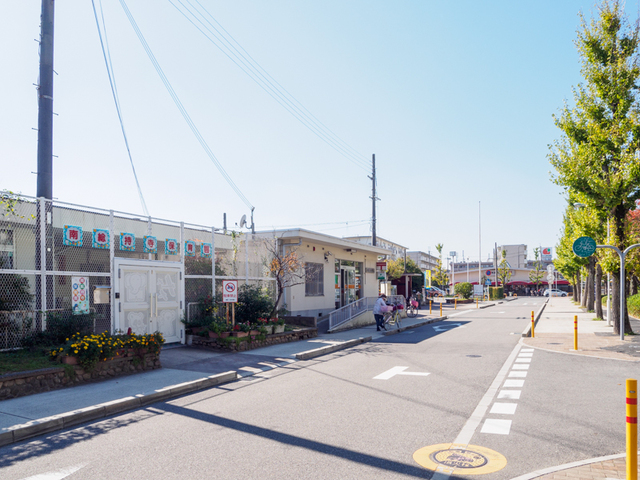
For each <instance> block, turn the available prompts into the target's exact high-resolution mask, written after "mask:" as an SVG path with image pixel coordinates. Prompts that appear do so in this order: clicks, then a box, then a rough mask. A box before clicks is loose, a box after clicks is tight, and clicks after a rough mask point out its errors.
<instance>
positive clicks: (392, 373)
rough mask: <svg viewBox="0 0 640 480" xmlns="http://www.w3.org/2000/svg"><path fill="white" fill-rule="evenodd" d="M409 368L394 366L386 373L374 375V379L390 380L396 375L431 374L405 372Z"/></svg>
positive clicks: (421, 375) (425, 374)
mask: <svg viewBox="0 0 640 480" xmlns="http://www.w3.org/2000/svg"><path fill="white" fill-rule="evenodd" d="M407 368H409V367H393V368H391V369H389V370H387V371H386V372H384V373H381V374H380V375H377V376H375V377H373V379H374V380H389V379H390V378H392V377H395V376H396V375H414V376H420V377H426V376H427V375H430V374H429V373H427V372H405V370H406V369H407Z"/></svg>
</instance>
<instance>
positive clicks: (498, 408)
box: [489, 402, 518, 415]
mask: <svg viewBox="0 0 640 480" xmlns="http://www.w3.org/2000/svg"><path fill="white" fill-rule="evenodd" d="M517 406H518V404H517V403H500V402H495V403H494V404H493V407H491V411H490V412H489V413H497V414H498V415H513V414H514V413H516V407H517Z"/></svg>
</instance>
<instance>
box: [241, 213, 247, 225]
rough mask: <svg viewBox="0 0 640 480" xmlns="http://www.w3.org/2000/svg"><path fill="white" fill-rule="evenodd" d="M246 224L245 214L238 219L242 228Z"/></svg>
mask: <svg viewBox="0 0 640 480" xmlns="http://www.w3.org/2000/svg"><path fill="white" fill-rule="evenodd" d="M246 225H247V216H246V215H242V218H241V219H240V228H244V227H245V226H246Z"/></svg>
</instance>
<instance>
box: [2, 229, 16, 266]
mask: <svg viewBox="0 0 640 480" xmlns="http://www.w3.org/2000/svg"><path fill="white" fill-rule="evenodd" d="M13 253H14V247H13V231H12V230H0V269H3V268H4V269H7V270H10V269H13V268H14V266H13Z"/></svg>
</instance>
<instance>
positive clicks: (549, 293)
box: [542, 288, 567, 297]
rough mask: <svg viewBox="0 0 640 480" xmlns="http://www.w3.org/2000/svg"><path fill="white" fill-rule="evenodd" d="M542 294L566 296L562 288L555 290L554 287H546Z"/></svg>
mask: <svg viewBox="0 0 640 480" xmlns="http://www.w3.org/2000/svg"><path fill="white" fill-rule="evenodd" d="M542 295H543V296H544V297H548V296H549V295H551V296H552V297H566V296H567V292H563V291H562V290H556V289H551V290H549V289H548V288H547V289H546V290H545V291H544V293H543V294H542Z"/></svg>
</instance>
